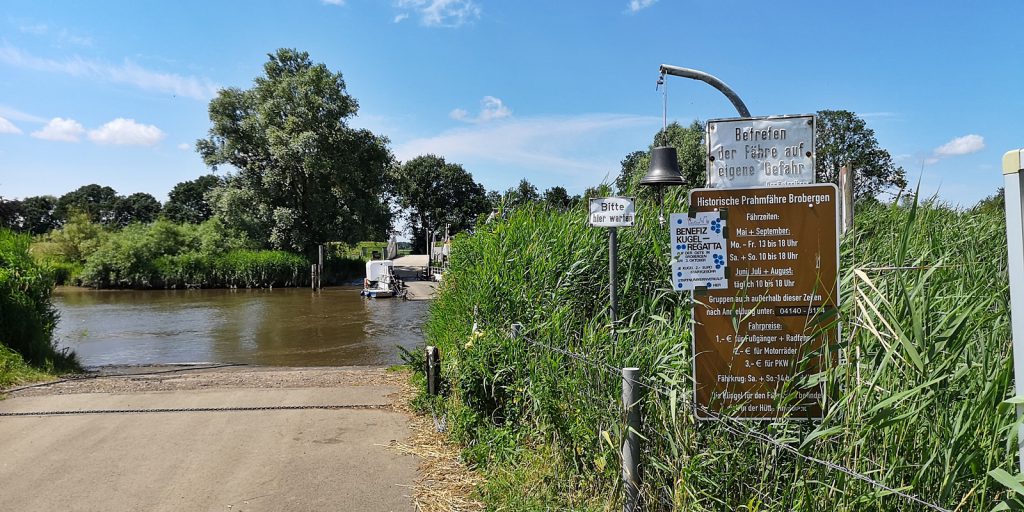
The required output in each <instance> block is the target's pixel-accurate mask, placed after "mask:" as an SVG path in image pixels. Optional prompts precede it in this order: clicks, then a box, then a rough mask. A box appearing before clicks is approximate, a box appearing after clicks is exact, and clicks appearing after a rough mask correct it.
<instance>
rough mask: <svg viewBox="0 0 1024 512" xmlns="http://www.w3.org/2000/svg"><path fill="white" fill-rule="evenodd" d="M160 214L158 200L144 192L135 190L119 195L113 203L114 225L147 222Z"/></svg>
mask: <svg viewBox="0 0 1024 512" xmlns="http://www.w3.org/2000/svg"><path fill="white" fill-rule="evenodd" d="M159 215H160V201H157V200H156V198H155V197H153V196H152V195H150V194H147V193H145V192H136V193H134V194H132V195H130V196H128V197H120V198H118V199H117V202H116V203H114V222H113V223H114V225H116V226H121V227H124V226H127V225H129V224H133V223H136V222H138V223H142V224H148V223H150V222H153V221H154V220H156V218H157V217H158V216H159Z"/></svg>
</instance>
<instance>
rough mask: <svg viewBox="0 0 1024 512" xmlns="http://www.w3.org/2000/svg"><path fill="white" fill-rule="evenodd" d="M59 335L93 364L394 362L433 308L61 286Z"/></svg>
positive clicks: (311, 295) (306, 296)
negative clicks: (401, 348)
mask: <svg viewBox="0 0 1024 512" xmlns="http://www.w3.org/2000/svg"><path fill="white" fill-rule="evenodd" d="M54 305H56V306H57V309H58V310H59V311H60V322H59V323H58V326H57V331H56V333H55V335H54V338H55V339H56V340H57V343H58V345H59V346H60V347H67V348H70V349H71V350H73V351H75V353H76V354H77V355H78V359H79V361H80V362H81V363H82V364H83V365H85V366H99V365H108V364H167V363H197V362H204V363H206V362H208V363H246V364H258V365H269V366H344V365H389V364H395V363H400V362H401V358H400V357H399V351H398V348H396V347H397V346H402V347H405V348H408V349H411V348H413V347H415V346H416V345H418V344H421V343H422V341H423V336H422V330H421V329H422V326H423V322H424V321H425V320H426V317H427V310H428V308H429V306H430V303H429V301H406V300H402V299H365V298H363V297H360V296H359V289H358V288H354V287H337V288H326V289H324V290H323V291H322V292H320V293H315V292H312V291H311V290H309V289H308V288H281V289H274V290H149V291H125V290H90V289H85V288H66V287H59V288H57V291H56V293H55V294H54Z"/></svg>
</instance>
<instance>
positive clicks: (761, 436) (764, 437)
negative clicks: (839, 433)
mask: <svg viewBox="0 0 1024 512" xmlns="http://www.w3.org/2000/svg"><path fill="white" fill-rule="evenodd" d="M477 322H479V320H478V321H477ZM518 325H520V326H522V324H518ZM513 339H517V340H523V341H526V342H527V343H530V344H531V345H535V346H537V347H541V348H544V349H547V350H551V351H553V352H557V353H559V354H562V355H564V356H566V357H569V358H572V359H574V360H576V361H579V362H582V363H585V364H588V365H591V366H593V367H596V368H600V369H602V370H604V371H607V372H609V373H612V374H614V375H615V376H616V377H619V378H622V379H624V380H626V381H627V382H630V383H631V384H635V385H638V386H640V387H643V388H645V389H648V390H650V391H653V392H654V393H656V394H659V395H662V396H665V397H666V398H669V399H673V400H679V399H681V400H680V401H681V402H682V403H683V405H684V407H691V406H692V407H694V408H695V409H697V410H700V412H701V413H703V414H704V415H705V417H706V418H709V419H713V420H715V421H716V422H717V423H718V424H719V425H721V426H722V427H723V428H725V429H726V430H728V431H729V432H732V433H733V434H736V435H740V436H743V437H748V438H752V439H754V440H757V441H761V442H764V443H767V444H770V445H772V446H774V447H776V448H778V449H781V450H783V451H785V452H787V453H790V454H792V455H794V456H796V457H798V458H800V459H803V460H805V461H807V462H811V463H813V464H817V465H819V466H823V467H825V468H827V469H830V470H832V471H838V472H840V473H843V474H845V475H847V476H849V477H851V478H854V479H856V480H860V481H862V482H864V483H866V484H868V485H871V486H873V487H875V488H877V489H880V490H883V491H885V492H887V493H889V494H892V495H896V496H899V497H901V498H903V499H905V500H908V501H911V502H913V503H917V504H919V505H922V506H925V507H927V508H930V509H932V510H934V511H936V512H953V510H951V509H948V508H945V507H943V506H941V505H937V504H935V503H931V502H928V501H925V500H924V499H922V498H920V497H919V496H916V495H914V494H910V493H908V492H904V491H901V490H899V489H896V488H894V487H891V486H889V485H886V484H885V483H884V482H880V481H878V480H875V479H873V478H871V477H870V476H868V475H865V474H863V473H860V472H858V471H856V470H853V469H850V468H847V467H845V466H842V465H839V464H836V463H834V462H831V461H828V460H824V459H820V458H818V457H814V456H811V455H806V454H804V453H801V452H800V450H798V449H796V448H794V447H793V446H791V445H789V444H788V443H785V442H783V441H780V440H778V439H775V438H774V437H772V436H770V435H768V434H766V433H764V432H760V431H758V430H755V429H754V428H752V427H750V426H749V425H748V424H747V423H745V422H743V421H741V420H739V419H736V418H733V417H731V416H723V415H721V414H719V413H717V412H715V411H712V410H710V409H708V408H707V407H704V406H703V405H701V404H699V403H695V402H693V401H690V400H687V399H686V398H685V397H682V396H681V395H676V396H673V395H672V394H671V393H670V392H668V391H666V390H664V389H661V388H659V387H655V386H652V385H650V384H647V383H646V382H641V381H638V380H635V379H632V378H629V377H626V376H625V375H624V374H623V372H622V370H623V369H622V368H620V367H617V366H615V365H612V364H609V363H606V362H604V361H598V360H594V359H591V358H589V357H587V356H584V355H582V354H577V353H575V352H572V351H570V350H566V349H563V348H561V347H556V346H553V345H550V344H547V343H543V342H540V341H537V340H535V339H532V338H530V337H528V336H526V335H525V334H523V333H522V328H520V329H519V332H518V333H517V335H515V333H514V335H513ZM730 422H732V423H733V424H730Z"/></svg>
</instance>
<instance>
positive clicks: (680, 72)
mask: <svg viewBox="0 0 1024 512" xmlns="http://www.w3.org/2000/svg"><path fill="white" fill-rule="evenodd" d="M660 69H661V72H662V74H668V75H673V76H681V77H683V78H691V79H693V80H700V81H701V82H704V83H706V84H708V85H710V86H711V87H714V88H715V89H718V91H719V92H721V93H722V94H724V95H725V97H726V98H729V101H730V102H732V106H733V107H735V108H736V112H739V114H740V117H750V111H749V110H747V106H746V105H745V104H744V103H743V100H741V99H740V97H739V95H738V94H736V93H735V92H734V91H733V90H732V89H731V88H730V87H729V86H728V85H725V82H723V81H721V80H719V79H718V78H716V77H715V76H713V75H709V74H707V73H705V72H703V71H698V70H696V69H689V68H681V67H677V66H669V65H668V64H662V65H661V68H660Z"/></svg>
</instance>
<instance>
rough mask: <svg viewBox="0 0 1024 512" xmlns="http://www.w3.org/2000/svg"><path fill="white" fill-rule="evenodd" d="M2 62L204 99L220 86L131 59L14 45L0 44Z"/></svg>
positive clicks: (209, 96)
mask: <svg viewBox="0 0 1024 512" xmlns="http://www.w3.org/2000/svg"><path fill="white" fill-rule="evenodd" d="M0 63H5V64H8V65H11V66H16V67H20V68H26V69H32V70H36V71H47V72H51V73H62V74H66V75H71V76H76V77H84V78H92V79H97V80H103V81H107V82H113V83H121V84H128V85H132V86H135V87H138V88H140V89H143V90H147V91H155V92H162V93H169V94H175V95H178V96H185V97H188V98H194V99H198V100H204V101H205V100H208V99H210V98H212V97H213V96H214V95H216V94H217V90H218V88H219V87H218V86H217V85H216V84H214V83H213V82H211V81H210V80H208V79H206V78H197V77H192V76H181V75H177V74H173V73H162V72H159V71H152V70H149V69H145V68H143V67H141V66H139V65H137V64H135V63H133V62H131V61H128V60H125V62H124V63H123V64H121V65H115V64H108V63H105V62H100V61H94V60H87V59H82V58H80V57H72V58H68V59H64V60H54V59H47V58H42V57H36V56H34V55H30V54H28V53H25V52H23V51H21V50H19V49H17V48H15V47H13V46H10V45H5V46H2V47H0Z"/></svg>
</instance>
